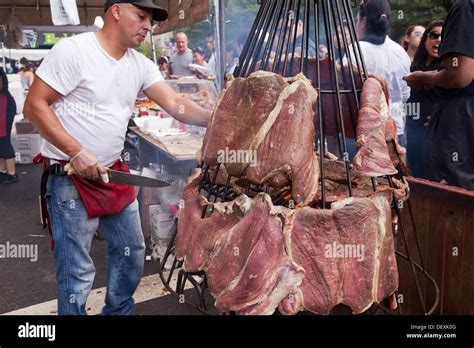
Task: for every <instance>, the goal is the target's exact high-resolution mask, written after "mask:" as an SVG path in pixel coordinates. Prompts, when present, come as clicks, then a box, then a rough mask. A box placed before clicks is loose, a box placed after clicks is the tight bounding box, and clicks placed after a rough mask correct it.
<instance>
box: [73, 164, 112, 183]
mask: <svg viewBox="0 0 474 348" xmlns="http://www.w3.org/2000/svg"><path fill="white" fill-rule="evenodd" d="M64 171H65V172H67V175H69V176H70V175H74V174H77V173H76V170H75V169H74V167H73V166H72V165H71V164H70V163H68V164H66V165H65V166H64ZM100 178H101V179H102V181H103V182H104V183H105V184H108V183H109V182H110V179H109V174H108V173H104V174H100Z"/></svg>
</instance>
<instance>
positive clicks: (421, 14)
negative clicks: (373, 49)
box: [390, 0, 447, 40]
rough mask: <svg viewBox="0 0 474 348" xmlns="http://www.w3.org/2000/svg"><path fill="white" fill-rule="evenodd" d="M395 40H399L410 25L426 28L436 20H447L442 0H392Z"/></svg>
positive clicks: (393, 35) (393, 36)
mask: <svg viewBox="0 0 474 348" xmlns="http://www.w3.org/2000/svg"><path fill="white" fill-rule="evenodd" d="M390 5H391V7H392V33H391V36H392V38H393V39H396V40H399V39H400V38H401V37H402V36H403V34H404V33H405V30H406V28H408V27H409V26H410V25H414V24H420V25H423V26H426V25H427V24H428V23H429V22H431V21H433V20H435V19H445V18H446V15H447V13H446V10H445V9H444V7H443V1H442V0H390Z"/></svg>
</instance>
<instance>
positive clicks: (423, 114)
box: [407, 20, 443, 179]
mask: <svg viewBox="0 0 474 348" xmlns="http://www.w3.org/2000/svg"><path fill="white" fill-rule="evenodd" d="M442 31H443V21H442V20H436V21H433V22H431V23H430V24H429V25H428V26H427V27H426V31H425V32H424V34H423V36H422V38H421V41H420V46H419V47H418V50H417V51H416V54H415V58H414V60H413V63H412V65H411V69H410V70H411V72H415V71H438V70H440V69H441V67H442V66H441V62H440V61H439V60H438V53H439V46H440V44H441V33H442ZM437 99H438V98H437V96H436V93H435V91H434V89H433V88H428V87H422V88H412V89H411V95H410V99H408V103H407V105H408V108H407V110H409V113H408V114H407V141H408V144H407V150H408V153H407V158H408V166H409V167H410V171H411V175H413V176H415V177H417V178H423V179H425V178H426V173H425V169H424V161H423V153H424V136H425V129H426V125H427V123H428V121H429V118H430V116H431V113H432V112H433V106H434V104H435V103H436V100H437Z"/></svg>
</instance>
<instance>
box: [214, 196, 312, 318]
mask: <svg viewBox="0 0 474 348" xmlns="http://www.w3.org/2000/svg"><path fill="white" fill-rule="evenodd" d="M286 211H287V212H288V213H291V212H290V211H289V210H286ZM282 214H283V215H284V214H286V212H285V209H279V208H276V207H273V204H272V202H271V199H270V197H269V196H268V195H266V194H263V193H262V194H259V195H258V196H257V197H256V198H254V199H253V201H252V206H251V208H250V209H249V211H248V212H247V213H246V215H245V216H244V217H243V218H242V220H241V221H240V222H239V223H238V224H237V225H235V226H234V227H233V228H232V229H230V230H229V231H227V233H226V234H225V235H223V236H222V237H221V238H220V239H219V240H218V241H217V243H216V246H215V249H214V251H213V252H212V254H211V256H210V259H209V268H208V270H207V281H208V285H209V289H210V291H211V293H212V294H213V295H214V297H215V298H216V307H217V308H219V309H220V310H222V311H225V312H229V311H235V312H240V313H241V314H254V315H262V314H272V313H273V312H274V311H275V309H276V308H277V306H278V304H279V303H280V302H281V301H282V300H283V299H284V298H286V297H287V296H288V295H289V294H291V293H292V292H294V291H295V290H296V288H297V287H298V286H299V285H300V283H301V281H302V279H303V274H304V270H303V269H302V268H301V267H299V266H298V265H297V264H295V263H294V262H293V261H292V260H291V258H290V256H289V255H288V250H289V248H288V244H287V242H288V240H287V238H285V235H284V233H283V226H284V221H285V219H284V216H283V215H282Z"/></svg>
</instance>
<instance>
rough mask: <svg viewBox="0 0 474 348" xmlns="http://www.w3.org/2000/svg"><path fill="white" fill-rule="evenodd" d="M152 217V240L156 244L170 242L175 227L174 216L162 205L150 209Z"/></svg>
mask: <svg viewBox="0 0 474 348" xmlns="http://www.w3.org/2000/svg"><path fill="white" fill-rule="evenodd" d="M148 214H149V217H150V232H151V240H152V241H154V242H163V241H169V239H170V237H171V232H172V229H173V225H174V216H173V215H172V214H171V213H170V212H169V209H166V207H164V206H162V205H161V204H156V205H150V206H149V207H148Z"/></svg>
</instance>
